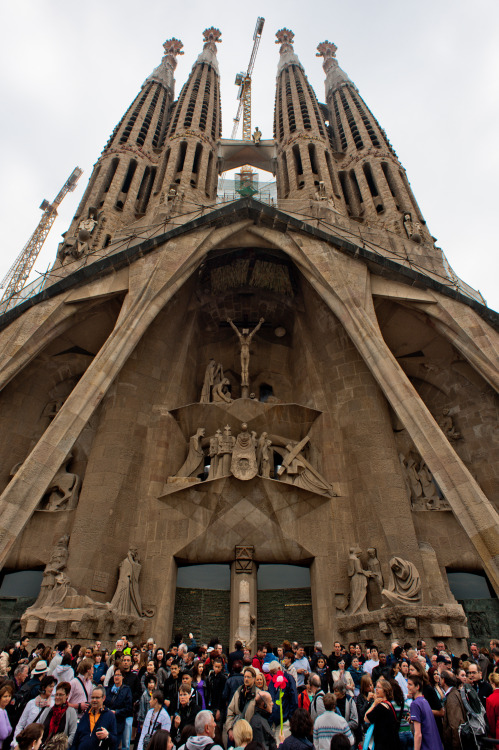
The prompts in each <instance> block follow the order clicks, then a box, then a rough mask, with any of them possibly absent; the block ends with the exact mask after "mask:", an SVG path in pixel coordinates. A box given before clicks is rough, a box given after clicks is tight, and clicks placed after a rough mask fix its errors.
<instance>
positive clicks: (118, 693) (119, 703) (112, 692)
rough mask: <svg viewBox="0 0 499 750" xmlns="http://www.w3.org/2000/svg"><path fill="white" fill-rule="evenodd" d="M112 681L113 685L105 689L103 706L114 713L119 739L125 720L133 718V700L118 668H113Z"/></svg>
mask: <svg viewBox="0 0 499 750" xmlns="http://www.w3.org/2000/svg"><path fill="white" fill-rule="evenodd" d="M113 680H114V685H113V686H111V685H108V687H107V688H106V700H105V706H106V708H109V710H110V711H112V712H113V713H114V716H115V719H116V728H117V732H118V738H121V737H122V735H123V730H124V729H125V724H126V720H127V718H128V717H129V716H133V698H132V691H131V690H130V688H129V687H128V685H124V684H123V673H122V671H121V668H120V667H118V666H116V667H115V668H114V674H113ZM122 745H123V742H122Z"/></svg>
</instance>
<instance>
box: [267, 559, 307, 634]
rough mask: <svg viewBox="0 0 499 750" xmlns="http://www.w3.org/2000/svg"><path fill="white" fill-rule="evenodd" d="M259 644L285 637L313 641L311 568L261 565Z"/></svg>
mask: <svg viewBox="0 0 499 750" xmlns="http://www.w3.org/2000/svg"><path fill="white" fill-rule="evenodd" d="M257 580H258V596H257V607H258V621H257V622H258V624H257V633H258V636H257V640H258V643H259V644H260V643H265V642H267V641H268V642H269V643H271V644H272V645H273V646H276V645H278V644H280V643H282V641H283V640H289V641H298V642H299V643H303V645H304V646H312V645H313V643H314V621H313V614H312V595H311V588H310V568H308V567H302V566H300V565H270V564H260V565H259V566H258V575H257Z"/></svg>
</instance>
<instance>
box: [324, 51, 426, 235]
mask: <svg viewBox="0 0 499 750" xmlns="http://www.w3.org/2000/svg"><path fill="white" fill-rule="evenodd" d="M317 50H318V52H317V57H323V58H324V62H323V68H324V72H325V73H326V101H327V106H328V108H329V114H330V131H331V140H332V144H333V148H334V156H335V161H336V163H337V164H338V168H339V178H340V182H341V188H342V192H343V195H344V198H345V202H346V204H347V209H348V213H349V214H350V216H352V217H353V218H356V219H367V220H370V222H371V223H372V222H373V221H374V223H376V224H378V225H379V226H381V227H384V228H387V229H391V230H392V231H395V232H397V233H398V234H403V233H407V235H408V236H409V238H410V239H412V240H413V241H415V242H417V243H422V242H424V243H426V244H433V240H432V238H431V236H430V233H429V232H428V229H427V228H426V222H425V220H424V218H423V216H422V214H421V211H420V209H419V206H418V204H417V202H416V199H415V197H414V194H413V192H412V190H411V187H410V185H409V181H408V179H407V176H406V173H405V169H404V168H403V166H402V165H401V163H400V162H399V160H398V158H397V155H396V153H395V151H394V150H393V148H392V146H391V144H390V142H389V141H388V138H387V137H386V134H385V131H384V130H383V129H382V128H381V127H380V125H379V123H378V121H377V120H376V118H375V117H374V115H373V114H372V112H371V111H370V109H369V108H368V107H367V105H366V103H365V102H364V100H363V99H362V97H361V96H360V94H359V91H358V89H357V87H356V86H355V85H354V84H353V83H352V81H351V80H350V78H349V77H348V76H347V74H346V73H345V72H344V71H343V70H342V69H341V68H340V66H339V65H338V61H337V60H336V50H337V47H336V45H335V44H333V43H332V42H328V41H325V42H322V43H321V44H319V45H318V47H317Z"/></svg>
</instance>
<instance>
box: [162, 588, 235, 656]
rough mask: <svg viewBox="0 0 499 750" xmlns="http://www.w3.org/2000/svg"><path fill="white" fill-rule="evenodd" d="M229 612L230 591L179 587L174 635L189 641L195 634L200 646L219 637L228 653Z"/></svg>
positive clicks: (176, 597)
mask: <svg viewBox="0 0 499 750" xmlns="http://www.w3.org/2000/svg"><path fill="white" fill-rule="evenodd" d="M229 609H230V591H219V590H216V589H183V588H177V593H176V596H175V614H174V618H173V635H175V633H182V635H183V636H184V640H185V639H187V636H188V634H189V633H192V634H193V635H194V638H195V639H196V641H197V642H198V644H201V643H208V641H209V640H210V638H215V637H218V638H219V639H220V641H221V643H222V645H223V647H224V650H227V649H228V647H229ZM165 645H168V644H165Z"/></svg>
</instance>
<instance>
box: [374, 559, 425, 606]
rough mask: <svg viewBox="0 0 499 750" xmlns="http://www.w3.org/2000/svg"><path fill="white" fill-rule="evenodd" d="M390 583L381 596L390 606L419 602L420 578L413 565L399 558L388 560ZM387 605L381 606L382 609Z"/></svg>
mask: <svg viewBox="0 0 499 750" xmlns="http://www.w3.org/2000/svg"><path fill="white" fill-rule="evenodd" d="M390 568H391V574H390V583H389V584H388V588H387V589H383V590H382V592H381V594H382V596H383V597H384V598H385V599H387V600H388V603H390V604H417V603H418V602H420V601H421V578H420V576H419V572H418V569H417V568H416V566H415V565H414V563H411V562H409V560H404V559H402V558H401V557H392V559H391V560H390ZM388 603H385V604H383V606H384V607H386V606H388Z"/></svg>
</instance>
